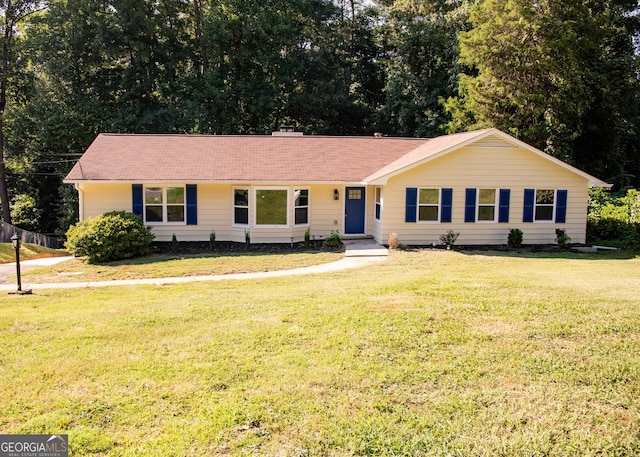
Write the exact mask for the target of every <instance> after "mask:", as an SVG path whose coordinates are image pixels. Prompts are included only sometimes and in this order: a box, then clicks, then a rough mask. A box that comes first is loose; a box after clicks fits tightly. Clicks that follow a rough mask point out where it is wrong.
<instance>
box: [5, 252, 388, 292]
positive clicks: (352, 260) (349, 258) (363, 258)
mask: <svg viewBox="0 0 640 457" xmlns="http://www.w3.org/2000/svg"><path fill="white" fill-rule="evenodd" d="M387 255H388V251H387V249H385V248H383V247H382V246H379V245H373V242H371V241H370V242H369V243H367V244H366V245H365V244H363V243H358V244H355V243H354V244H351V243H347V249H346V251H345V257H343V258H342V259H340V260H337V261H335V262H330V263H325V264H320V265H312V266H309V267H302V268H294V269H292V270H277V271H263V272H257V273H234V274H226V275H208V276H185V277H176V278H147V279H123V280H113V281H95V282H65V283H46V284H29V283H27V282H25V281H24V280H23V281H22V282H23V285H22V288H23V290H26V289H32V290H41V289H82V288H87V287H110V286H137V285H156V286H161V285H165V284H183V283H189V282H203V281H225V280H246V279H262V278H275V277H283V276H300V275H309V274H317V273H333V272H336V271H342V270H348V269H351V268H359V267H364V266H367V265H371V264H374V263H378V262H381V261H383V260H385V259H386V258H387ZM21 263H22V262H21ZM14 290H16V286H15V285H10V284H0V291H14Z"/></svg>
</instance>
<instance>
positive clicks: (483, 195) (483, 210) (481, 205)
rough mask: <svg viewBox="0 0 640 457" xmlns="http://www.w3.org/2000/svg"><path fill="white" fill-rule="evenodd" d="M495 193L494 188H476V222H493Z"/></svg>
mask: <svg viewBox="0 0 640 457" xmlns="http://www.w3.org/2000/svg"><path fill="white" fill-rule="evenodd" d="M497 195H498V192H497V191H496V189H478V222H483V221H484V222H495V220H496V215H497V211H496V208H497V203H496V201H497Z"/></svg>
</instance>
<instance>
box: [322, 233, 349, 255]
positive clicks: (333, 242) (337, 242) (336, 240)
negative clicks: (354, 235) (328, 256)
mask: <svg viewBox="0 0 640 457" xmlns="http://www.w3.org/2000/svg"><path fill="white" fill-rule="evenodd" d="M322 246H323V247H324V248H325V249H331V250H334V249H341V248H342V246H344V243H343V242H342V237H341V236H340V232H338V231H337V230H332V231H331V234H330V235H329V236H328V237H326V238H325V239H324V242H323V243H322Z"/></svg>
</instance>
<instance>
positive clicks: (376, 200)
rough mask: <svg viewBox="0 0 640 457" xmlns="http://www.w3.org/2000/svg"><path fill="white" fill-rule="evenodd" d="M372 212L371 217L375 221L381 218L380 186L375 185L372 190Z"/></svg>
mask: <svg viewBox="0 0 640 457" xmlns="http://www.w3.org/2000/svg"><path fill="white" fill-rule="evenodd" d="M373 195H374V197H373V198H374V204H375V208H374V213H373V217H374V218H375V220H376V221H380V220H382V187H380V186H377V187H376V188H375V190H374V194H373Z"/></svg>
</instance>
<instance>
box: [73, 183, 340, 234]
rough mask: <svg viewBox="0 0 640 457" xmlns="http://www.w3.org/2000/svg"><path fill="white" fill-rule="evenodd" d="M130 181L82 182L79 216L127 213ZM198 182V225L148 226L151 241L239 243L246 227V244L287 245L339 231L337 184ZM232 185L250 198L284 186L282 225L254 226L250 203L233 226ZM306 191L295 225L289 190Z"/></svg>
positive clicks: (178, 184)
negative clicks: (244, 221) (302, 216)
mask: <svg viewBox="0 0 640 457" xmlns="http://www.w3.org/2000/svg"><path fill="white" fill-rule="evenodd" d="M132 184H133V183H107V182H105V183H82V184H80V185H79V187H80V192H81V202H80V203H81V205H82V212H81V214H83V217H84V219H88V218H92V217H96V216H98V215H100V214H103V213H106V212H109V211H129V212H131V211H132ZM184 184H185V183H147V184H145V186H172V185H176V186H182V185H184ZM197 186H198V192H197V195H198V202H197V204H198V224H197V225H186V224H175V225H162V224H156V225H150V226H151V227H152V229H153V233H154V234H155V236H156V241H171V239H172V237H173V235H174V234H175V236H176V238H177V240H178V241H209V237H210V235H211V232H212V231H215V233H216V240H217V241H234V242H238V243H244V242H245V231H249V232H250V235H251V242H252V243H290V242H291V238H292V237H293V240H294V242H296V243H297V242H301V241H303V240H304V234H305V232H306V230H307V228H310V231H311V234H312V236H315V238H316V240H322V239H324V238H326V236H327V235H329V234H330V233H331V231H332V230H340V231H341V233H342V226H343V214H344V200H343V198H344V192H343V188H342V187H340V186H336V185H305V184H300V185H289V184H287V185H284V186H283V185H282V184H271V183H265V184H260V185H253V186H252V185H250V184H233V185H232V184H213V183H212V184H209V183H204V184H203V183H200V184H197ZM236 188H246V189H249V195H250V199H253V198H254V197H255V189H256V188H258V189H262V188H286V189H288V197H289V205H288V222H289V224H288V226H287V227H261V226H255V225H254V221H255V205H254V204H253V202H252V203H250V205H249V221H250V224H249V225H248V226H234V225H233V190H234V189H236ZM336 188H337V189H338V190H339V192H340V199H339V200H334V199H333V190H334V189H336ZM295 189H308V190H309V212H308V222H309V223H308V224H307V225H299V226H296V225H295V224H294V207H293V204H294V199H295V196H294V190H295Z"/></svg>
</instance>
